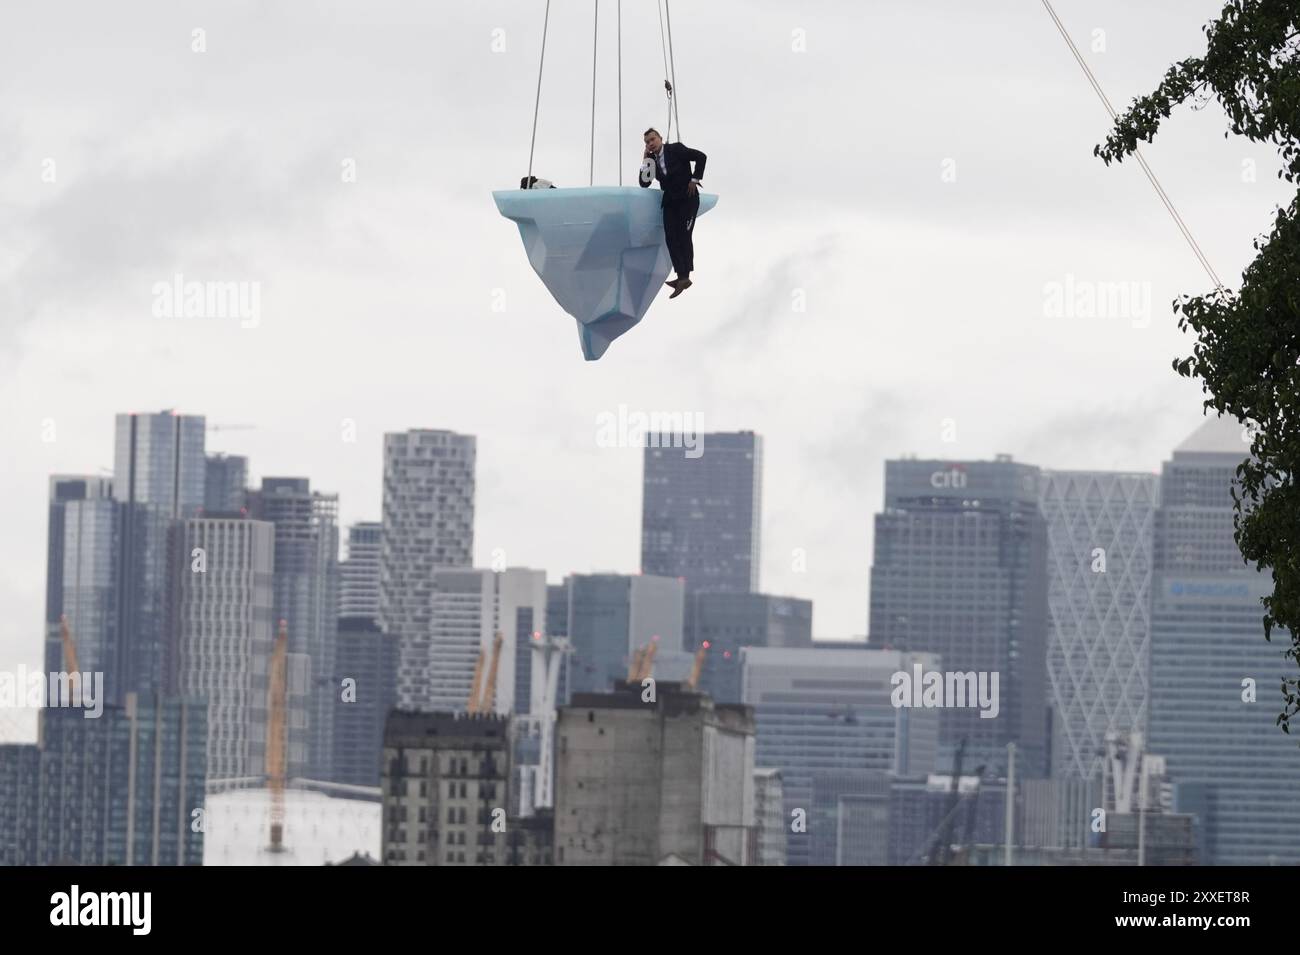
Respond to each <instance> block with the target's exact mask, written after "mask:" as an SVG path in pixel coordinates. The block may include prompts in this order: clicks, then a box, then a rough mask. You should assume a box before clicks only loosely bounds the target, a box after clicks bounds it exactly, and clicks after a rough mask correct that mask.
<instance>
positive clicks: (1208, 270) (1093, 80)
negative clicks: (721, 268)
mask: <svg viewBox="0 0 1300 955" xmlns="http://www.w3.org/2000/svg"><path fill="white" fill-rule="evenodd" d="M1043 6H1044V7H1046V8H1047V13H1048V15H1049V16H1050V17H1051V18H1052V21H1053V22H1054V23H1055V24H1056V29H1057V30H1059V31H1060V33H1061V36H1062V37H1064V38H1065V42H1066V44H1067V45H1069V47H1070V52H1071V53H1073V54H1074V58H1075V60H1076V61H1078V63H1079V66H1080V68H1081V69H1082V70H1083V73H1084V76H1086V77H1087V78H1088V82H1089V83H1090V84H1091V85H1092V88H1093V91H1094V92H1095V93H1096V94H1097V96H1098V98H1099V99H1100V100H1101V105H1102V106H1104V107H1105V108H1106V112H1107V113H1109V114H1110V118H1111V121H1112V122H1114V121H1116V120H1117V119H1118V118H1119V116H1118V114H1117V113H1116V112H1115V108H1114V107H1113V106H1111V105H1110V100H1109V99H1108V98H1107V97H1106V93H1105V92H1104V91H1103V90H1102V88H1101V84H1100V83H1098V82H1097V77H1096V76H1094V75H1093V73H1092V70H1091V69H1089V68H1088V63H1087V61H1086V60H1085V59H1084V58H1083V56H1082V55H1081V54H1080V53H1079V48H1078V47H1077V46H1075V45H1074V40H1072V39H1070V34H1069V33H1067V32H1066V29H1065V24H1064V23H1062V22H1061V18H1060V17H1058V16H1057V15H1056V11H1055V10H1053V9H1052V4H1051V3H1050V2H1049V0H1043ZM670 42H671V41H670ZM1133 155H1134V156H1135V157H1136V158H1137V161H1138V164H1139V165H1140V166H1141V167H1142V171H1143V172H1144V173H1146V177H1147V179H1148V180H1149V181H1150V183H1151V186H1152V188H1154V189H1155V191H1156V196H1157V197H1158V198H1159V199H1160V202H1161V203H1162V204H1163V205H1164V207H1165V209H1166V210H1167V211H1168V212H1169V215H1170V217H1171V218H1172V219H1173V220H1174V225H1176V226H1177V227H1178V230H1179V231H1180V232H1181V233H1182V234H1183V238H1184V239H1186V240H1187V244H1188V246H1189V247H1190V248H1191V250H1192V254H1193V255H1195V256H1196V260H1197V261H1198V262H1199V263H1200V264H1201V268H1203V269H1205V274H1206V275H1208V276H1209V277H1210V281H1212V282H1213V283H1214V285H1215V288H1223V283H1222V282H1220V281H1219V276H1218V275H1216V274H1215V272H1214V268H1213V267H1212V266H1211V265H1210V260H1209V259H1208V258H1207V257H1206V255H1205V253H1204V252H1203V251H1201V247H1200V245H1199V244H1198V243H1197V241H1196V239H1195V237H1193V235H1192V230H1191V229H1189V228H1188V227H1187V223H1185V222H1184V221H1183V217H1182V216H1180V215H1179V214H1178V210H1177V209H1176V208H1174V203H1173V200H1172V199H1170V198H1169V195H1168V194H1167V193H1166V192H1165V189H1164V186H1162V185H1160V180H1159V179H1157V178H1156V174H1155V172H1154V171H1152V169H1151V167H1150V166H1149V165H1147V161H1146V157H1144V156H1143V155H1142V153H1141V152H1140V151H1139V150H1138V149H1137V147H1136V146H1135V147H1134V148H1133Z"/></svg>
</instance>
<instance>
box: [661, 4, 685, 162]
mask: <svg viewBox="0 0 1300 955" xmlns="http://www.w3.org/2000/svg"><path fill="white" fill-rule="evenodd" d="M664 13H666V14H667V17H668V64H669V69H670V70H671V74H670V75H671V76H672V80H673V88H672V92H671V94H670V97H671V98H670V100H669V103H670V105H671V106H672V109H673V116H674V118H675V119H676V120H677V141H678V142H679V143H680V142H681V141H682V114H681V107H680V105H679V103H680V98H679V97H678V95H677V64H676V62H674V60H673V8H672V4H671V2H670V0H664Z"/></svg>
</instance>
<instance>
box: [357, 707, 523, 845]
mask: <svg viewBox="0 0 1300 955" xmlns="http://www.w3.org/2000/svg"><path fill="white" fill-rule="evenodd" d="M509 780H510V720H509V717H504V716H497V715H495V714H488V715H483V716H467V715H465V714H463V713H458V714H453V713H417V712H411V711H401V710H395V711H393V712H392V713H390V714H389V716H388V722H387V725H386V726H385V729H384V757H383V782H382V788H383V804H384V823H383V862H384V865H440V866H441V865H447V866H466V865H489V866H491V865H509V864H510V862H511V852H510V848H511V843H510V835H509V830H510V825H509V820H508V819H507V816H506V799H507V797H508V791H509Z"/></svg>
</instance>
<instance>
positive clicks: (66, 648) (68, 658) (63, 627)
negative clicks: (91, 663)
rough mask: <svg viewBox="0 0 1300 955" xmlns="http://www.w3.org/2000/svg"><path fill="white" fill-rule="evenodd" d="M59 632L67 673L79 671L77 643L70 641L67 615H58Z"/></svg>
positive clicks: (70, 632) (70, 634)
mask: <svg viewBox="0 0 1300 955" xmlns="http://www.w3.org/2000/svg"><path fill="white" fill-rule="evenodd" d="M59 634H60V636H61V638H62V639H63V666H64V668H65V669H66V670H67V671H68V672H69V673H80V672H81V667H79V666H77V645H76V644H75V643H73V642H72V631H71V630H70V629H68V615H67V614H63V615H61V616H60V617H59Z"/></svg>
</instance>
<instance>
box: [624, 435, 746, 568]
mask: <svg viewBox="0 0 1300 955" xmlns="http://www.w3.org/2000/svg"><path fill="white" fill-rule="evenodd" d="M698 437H699V438H700V445H699V447H698V448H697V449H696V450H698V451H699V453H698V455H696V456H695V457H692V456H691V454H693V453H695V452H693V451H692V452H688V450H687V449H685V448H682V447H665V446H664V445H665V444H670V443H671V442H669V441H664V440H660V441H659V442H658V443H659V445H660V446H659V447H646V449H645V464H644V487H643V495H642V511H641V572H642V573H645V574H654V575H656V576H660V577H681V578H683V580H685V582H686V590H687V592H688V593H693V592H695V591H715V592H716V591H724V592H730V593H736V592H741V593H743V592H746V591H753V590H758V575H759V557H760V553H761V548H760V523H761V520H762V511H763V440H762V438H760V437H759V436H758V435H756V434H754V433H753V432H752V431H740V432H737V433H719V434H703V435H699V436H698Z"/></svg>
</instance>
